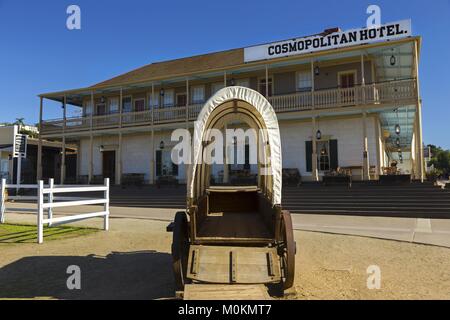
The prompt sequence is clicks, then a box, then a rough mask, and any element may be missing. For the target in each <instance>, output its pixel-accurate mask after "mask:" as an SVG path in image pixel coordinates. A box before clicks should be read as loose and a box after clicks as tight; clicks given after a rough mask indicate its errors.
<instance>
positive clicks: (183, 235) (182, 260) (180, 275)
mask: <svg viewBox="0 0 450 320" xmlns="http://www.w3.org/2000/svg"><path fill="white" fill-rule="evenodd" d="M188 256H189V228H188V222H187V217H186V213H185V212H177V213H176V214H175V219H174V227H173V239H172V266H173V273H174V277H175V287H176V291H183V290H184V284H185V283H186V273H187V264H188Z"/></svg>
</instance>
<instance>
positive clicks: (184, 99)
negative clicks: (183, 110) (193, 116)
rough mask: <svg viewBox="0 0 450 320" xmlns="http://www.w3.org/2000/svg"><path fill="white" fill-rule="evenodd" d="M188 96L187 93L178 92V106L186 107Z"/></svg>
mask: <svg viewBox="0 0 450 320" xmlns="http://www.w3.org/2000/svg"><path fill="white" fill-rule="evenodd" d="M186 102H187V96H186V94H185V93H181V94H177V107H185V106H186Z"/></svg>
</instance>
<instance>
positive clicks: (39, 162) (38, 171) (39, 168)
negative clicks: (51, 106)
mask: <svg viewBox="0 0 450 320" xmlns="http://www.w3.org/2000/svg"><path fill="white" fill-rule="evenodd" d="M40 99H41V101H40V107H39V141H38V154H37V168H36V181H39V180H42V112H43V108H44V97H42V96H41V97H40Z"/></svg>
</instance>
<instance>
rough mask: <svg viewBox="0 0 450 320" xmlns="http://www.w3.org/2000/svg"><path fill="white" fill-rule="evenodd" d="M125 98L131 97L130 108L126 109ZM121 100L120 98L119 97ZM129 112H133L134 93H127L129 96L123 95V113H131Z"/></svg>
mask: <svg viewBox="0 0 450 320" xmlns="http://www.w3.org/2000/svg"><path fill="white" fill-rule="evenodd" d="M125 99H130V104H131V107H130V110H126V109H125V103H124V102H123V101H124V100H125ZM119 101H120V98H119ZM129 112H133V96H132V95H127V96H123V97H122V113H129Z"/></svg>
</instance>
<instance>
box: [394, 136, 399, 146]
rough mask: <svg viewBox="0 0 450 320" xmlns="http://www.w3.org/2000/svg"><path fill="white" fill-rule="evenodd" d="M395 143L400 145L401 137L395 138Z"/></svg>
mask: <svg viewBox="0 0 450 320" xmlns="http://www.w3.org/2000/svg"><path fill="white" fill-rule="evenodd" d="M395 145H396V146H397V147H400V138H397V139H395Z"/></svg>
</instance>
